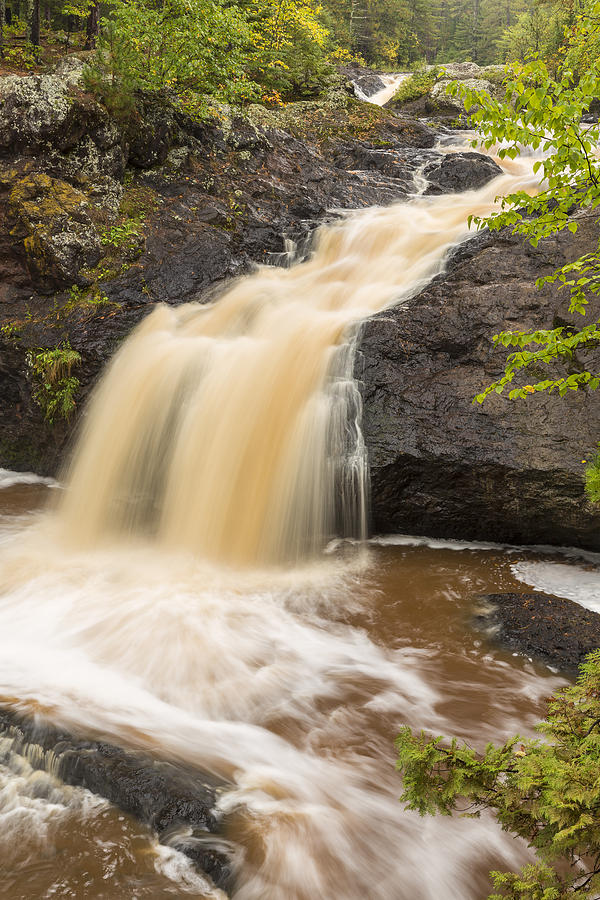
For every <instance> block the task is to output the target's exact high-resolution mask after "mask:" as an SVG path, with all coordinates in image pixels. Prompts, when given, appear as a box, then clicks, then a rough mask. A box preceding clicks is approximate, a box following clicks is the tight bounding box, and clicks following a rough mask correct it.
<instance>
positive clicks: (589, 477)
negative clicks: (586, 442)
mask: <svg viewBox="0 0 600 900" xmlns="http://www.w3.org/2000/svg"><path fill="white" fill-rule="evenodd" d="M582 462H585V460H582ZM584 477H585V490H586V493H587V495H588V497H589V498H590V500H591V501H592V503H600V449H598V451H597V452H596V455H595V457H594V459H593V460H592V462H591V463H590V464H589V465H588V467H587V469H586V470H585V476H584Z"/></svg>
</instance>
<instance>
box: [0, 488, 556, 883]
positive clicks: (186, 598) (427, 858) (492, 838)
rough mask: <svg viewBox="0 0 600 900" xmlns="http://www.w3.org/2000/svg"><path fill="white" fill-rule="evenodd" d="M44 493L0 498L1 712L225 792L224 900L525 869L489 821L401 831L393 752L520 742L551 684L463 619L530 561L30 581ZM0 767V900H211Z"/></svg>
mask: <svg viewBox="0 0 600 900" xmlns="http://www.w3.org/2000/svg"><path fill="white" fill-rule="evenodd" d="M48 490H49V489H48V488H45V487H41V486H35V485H30V486H14V487H12V488H9V489H5V490H0V539H4V540H6V541H8V542H9V543H8V544H5V546H4V552H5V554H6V550H7V549H9V550H10V552H9V554H8V555H9V557H10V559H11V560H13V562H14V560H15V559H16V558H18V556H19V547H22V546H23V544H26V545H27V544H28V545H29V551H28V554H27V558H28V561H27V563H26V564H27V565H28V567H29V572H28V578H27V580H26V581H25V582H24V583H23V580H22V579H20V578H19V579H17V580H18V581H20V582H21V584H20V586H13V589H12V593H10V594H5V596H4V597H2V598H1V603H0V626H1V630H0V635H1V637H0V642H1V643H2V645H3V646H2V651H3V652H2V656H1V660H2V661H1V662H0V683H2V685H3V694H4V698H3V699H5V700H7V701H8V702H9V704H10V705H13V706H14V705H16V706H17V707H18V708H29V709H30V708H32V706H33V707H38V706H41V707H42V708H43V709H45V710H51V717H52V719H53V720H54V721H57V722H64V723H66V724H68V725H70V726H71V727H72V728H74V729H75V730H79V731H80V732H81V733H82V734H90V733H92V734H102V735H105V736H107V737H109V738H111V739H116V740H118V741H119V742H120V743H121V744H125V745H130V746H140V745H142V746H144V747H146V748H149V749H150V750H151V751H152V752H153V753H155V754H156V755H157V756H160V757H168V758H170V759H173V760H177V759H185V760H186V761H188V762H193V763H196V764H198V765H200V766H206V765H209V766H210V767H212V768H213V769H215V770H216V771H218V772H220V773H221V774H224V775H225V776H226V777H228V778H231V779H232V790H231V792H229V793H227V794H226V795H225V797H224V798H223V800H222V806H223V809H224V810H226V811H227V823H228V824H227V831H228V836H229V837H230V838H231V839H232V840H233V841H234V842H235V843H236V845H237V846H238V850H239V869H238V882H237V883H238V890H237V892H236V893H235V897H236V898H259V897H260V898H277V900H288V898H289V900H295V898H298V900H309V898H313V897H315V896H320V897H327V898H331V900H334V898H335V900H350V898H352V900H354V898H359V897H361V898H362V897H369V898H378V900H383V898H385V900H392V898H393V900H420V898H422V900H425V898H427V900H429V898H431V900H433V898H436V900H437V898H439V897H440V896H443V897H444V898H448V900H468V898H472V900H480V898H483V897H485V896H486V891H487V889H488V881H487V871H488V869H489V868H491V867H498V866H500V867H501V866H505V867H510V866H514V865H517V864H519V863H522V862H523V861H524V859H525V850H524V848H523V847H522V845H521V844H520V843H518V842H515V841H514V840H513V839H511V838H510V837H509V836H507V835H504V834H503V833H502V832H501V831H500V829H499V828H497V826H495V825H494V824H493V823H492V822H490V821H487V820H483V821H481V822H472V821H465V820H447V819H427V820H422V819H420V818H419V817H418V816H415V815H414V814H409V813H406V812H404V811H403V810H402V808H401V806H400V804H399V803H398V802H397V797H398V795H399V793H400V784H399V781H398V777H397V775H396V773H395V772H394V768H393V763H394V753H393V737H394V734H395V733H396V731H397V729H398V727H399V725H400V724H402V723H405V722H407V723H408V724H410V725H412V726H415V727H424V728H426V729H429V730H432V731H434V732H436V733H448V734H450V733H452V734H458V735H461V736H463V737H465V738H466V739H468V740H469V741H470V742H471V743H474V744H477V745H483V744H484V743H485V742H486V741H487V740H489V739H492V738H501V737H502V736H504V735H507V734H508V733H512V732H513V731H520V732H521V733H523V732H529V731H530V730H531V728H532V726H533V723H534V722H535V721H536V720H537V719H538V718H539V717H540V716H541V714H542V709H543V704H542V698H543V696H545V695H546V694H548V693H549V692H550V691H551V690H553V689H554V688H555V687H556V686H557V684H558V683H559V680H558V679H557V678H556V676H553V675H552V673H550V672H549V671H548V670H547V669H545V668H543V667H542V668H539V667H535V666H533V665H532V664H531V663H530V662H528V661H527V660H525V659H523V658H519V657H514V656H512V655H510V654H506V653H504V652H501V651H499V650H497V649H494V648H493V647H492V646H490V645H488V643H487V642H486V640H485V639H484V638H483V637H482V636H481V635H479V634H477V633H475V632H473V631H472V630H471V629H470V628H469V626H468V618H469V615H470V611H471V608H472V605H473V603H474V602H476V598H477V596H478V595H480V594H482V593H486V592H490V591H497V590H511V589H513V588H516V589H522V588H523V585H522V584H521V583H520V582H518V581H516V579H515V578H514V576H513V574H512V572H511V566H513V565H514V564H515V563H518V562H522V561H527V560H533V559H543V558H544V555H543V554H542V555H540V554H535V553H533V552H531V551H523V550H502V549H501V548H490V549H486V550H477V549H465V548H463V549H459V548H461V547H462V546H463V545H460V544H456V545H450V546H451V547H452V546H454V547H456V549H450V548H449V547H445V546H441V547H437V548H435V549H434V548H432V547H429V546H410V545H406V546H402V545H393V544H392V545H390V546H379V545H377V544H372V545H370V547H369V550H368V559H366V560H363V563H362V565H361V566H355V565H350V564H349V562H348V560H347V559H346V560H345V559H344V558H343V556H338V557H336V556H335V554H334V555H333V556H332V557H330V558H329V560H328V562H327V564H326V565H325V566H322V567H319V566H314V567H313V568H312V569H311V570H310V571H307V572H305V577H304V583H300V579H299V578H298V576H297V574H296V576H295V577H294V579H293V581H292V580H290V581H288V580H287V579H286V578H285V577H284V576H280V578H279V582H278V583H277V584H273V577H272V576H270V577H269V579H268V583H267V584H265V581H266V580H267V579H266V577H265V576H263V577H262V578H261V577H258V576H257V575H256V573H254V574H253V575H252V576H251V577H250V576H246V580H245V584H243V585H242V584H240V581H241V579H240V576H239V574H237V573H236V576H235V585H232V584H231V582H230V580H229V579H228V578H227V577H226V576H225V575H224V574H223V573H222V572H221V573H219V574H218V575H217V574H216V573H215V572H214V571H213V572H212V573H211V572H209V570H207V569H206V568H205V567H195V566H194V565H191V566H190V562H189V560H187V559H186V560H183V559H182V558H177V557H173V558H171V559H170V560H169V561H168V562H167V563H166V564H165V561H164V560H161V562H160V565H158V566H157V565H156V559H153V558H152V557H151V555H149V554H147V553H145V552H144V551H140V552H139V556H138V558H137V562H136V565H135V566H134V572H133V574H132V573H131V571H130V570H129V565H130V564H131V553H128V566H127V567H124V568H123V569H121V570H119V568H118V566H115V560H114V558H113V559H112V561H111V564H112V571H107V569H106V557H104V559H96V558H94V557H93V556H90V555H84V554H78V555H72V556H71V557H70V559H69V566H68V567H67V571H66V572H65V560H64V558H63V559H62V560H61V562H60V566H58V565H57V566H54V567H53V566H52V565H50V568H48V565H46V566H45V571H41V570H35V568H33V569H32V565H31V560H32V548H34V547H35V546H36V544H37V542H38V541H39V540H40V534H39V525H38V526H36V525H35V519H32V517H31V511H32V510H33V509H34V508H35V507H36V506H37V505H38V504H39V503H40V502H41V501H42V500H43V499H44V494H45V493H47V492H48ZM32 525H33V531H31V530H30V531H29V533H27V528H28V526H29V528H30V529H31V526H32ZM36 527H37V533H36ZM45 539H47V535H46V537H45ZM11 540H13V541H14V542H15V543H14V544H12V549H10V548H11V544H10V541H11ZM433 543H434V546H435V544H437V543H439V542H433ZM442 544H443V542H442ZM38 552H39V550H38ZM112 553H113V554H114V551H112ZM547 559H548V565H550V566H552V565H559V564H560V563H562V564H564V563H565V560H563V559H561V558H558V559H556V558H555V557H552V556H550V557H548V558H547ZM24 562H25V560H24ZM46 563H48V557H46ZM567 563H568V561H567ZM17 568H18V567H17ZM4 571H5V572H6V567H5V569H4ZM14 574H15V570H14V569H13V575H14ZM40 597H43V598H44V601H43V602H41V601H40ZM115 598H117V599H115ZM224 647H227V648H228V652H227V653H226V654H225V653H223V648H224ZM15 698H18V700H16V701H15ZM0 760H2V762H1V764H0V849H1V850H2V854H1V856H2V860H3V861H2V863H1V864H0V865H1V867H2V873H1V874H2V881H1V883H2V885H3V887H2V888H0V896H6V897H7V898H8V897H10V898H23V900H26V898H27V900H30V898H38V897H39V898H42V897H53V896H58V897H94V898H95V897H106V898H111V900H112V898H115V900H116V898H122V897H125V896H126V897H140V898H142V897H161V896H165V897H166V896H172V895H173V896H180V897H184V896H195V897H202V898H204V897H209V896H212V894H210V892H209V891H208V889H207V888H205V887H203V883H202V880H201V879H200V878H199V877H198V876H197V875H195V874H194V872H193V869H192V868H191V866H190V865H189V864H188V863H187V862H186V860H185V859H184V858H183V857H181V856H180V855H179V854H178V853H176V852H175V851H172V850H169V849H168V848H159V847H158V846H157V844H156V843H155V841H154V840H153V838H152V836H151V835H150V834H149V833H148V832H147V830H146V829H144V828H143V827H140V826H139V825H136V824H135V823H133V822H132V821H131V820H130V819H129V818H128V817H126V816H124V815H123V814H122V813H120V812H118V811H115V810H114V809H112V808H111V807H110V806H109V805H108V804H106V803H104V802H103V801H100V800H98V799H97V798H94V797H93V796H92V795H90V794H88V793H87V792H85V791H82V790H79V789H73V788H67V787H64V786H61V785H60V783H57V782H55V781H54V780H53V779H52V777H51V776H48V775H46V774H44V773H39V772H38V773H32V772H31V771H30V769H29V768H28V763H27V761H23V760H22V759H16V760H15V758H11V756H10V754H6V753H5V752H2V750H1V749H0ZM2 891H4V893H2Z"/></svg>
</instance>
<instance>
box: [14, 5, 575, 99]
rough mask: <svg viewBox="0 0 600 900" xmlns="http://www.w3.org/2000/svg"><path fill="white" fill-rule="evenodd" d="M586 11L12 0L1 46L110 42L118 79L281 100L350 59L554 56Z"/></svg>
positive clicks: (24, 52) (312, 90)
mask: <svg viewBox="0 0 600 900" xmlns="http://www.w3.org/2000/svg"><path fill="white" fill-rule="evenodd" d="M581 11H582V10H581V8H580V5H579V4H578V2H577V0H569V2H567V3H559V2H557V0H535V2H534V0H500V2H497V0H235V2H231V0H111V2H109V3H101V2H99V0H0V54H1V55H2V57H3V60H4V65H5V66H8V67H10V66H11V65H14V66H17V67H20V68H23V67H24V68H26V69H27V68H31V69H33V68H35V66H36V65H38V64H39V63H40V62H41V61H43V56H44V53H46V55H48V53H49V54H50V58H52V48H53V47H54V48H55V51H54V52H55V55H58V53H59V52H62V53H64V52H65V50H69V49H71V48H72V47H77V48H80V49H81V48H83V49H87V50H91V49H93V48H95V47H96V46H98V49H99V51H100V53H99V55H100V57H101V59H102V60H103V61H104V66H105V68H106V69H108V74H109V75H110V78H111V79H112V81H113V83H114V82H116V81H117V80H119V81H121V82H124V83H126V82H128V83H129V84H130V85H131V86H132V87H134V88H135V87H138V88H142V89H150V90H154V89H157V88H160V89H162V88H167V89H169V88H170V89H173V90H175V91H176V92H178V93H185V92H188V91H193V92H199V93H202V94H205V95H208V96H215V97H217V98H218V99H223V100H228V101H240V102H243V101H245V100H254V101H256V100H258V101H259V102H260V101H261V100H263V99H265V98H266V99H267V100H268V101H274V102H279V101H281V100H282V99H283V100H290V99H301V98H303V97H313V96H318V95H319V93H321V92H322V91H323V90H324V88H326V87H327V85H328V81H329V80H330V79H331V77H332V75H333V72H334V68H333V66H334V65H335V64H339V63H344V62H347V63H352V62H358V63H364V64H366V65H369V66H373V67H376V68H380V69H389V70H391V71H394V70H395V71H397V70H399V69H409V68H415V67H418V66H419V65H423V64H443V63H446V62H451V61H457V62H458V61H467V60H468V61H473V62H475V63H478V64H480V65H487V64H491V63H504V62H507V61H512V60H524V59H525V58H526V57H527V55H528V53H530V52H531V51H532V50H533V51H536V52H539V53H542V54H543V55H544V56H545V57H546V58H547V59H552V58H553V57H554V56H556V54H557V53H558V52H559V50H560V47H561V44H562V42H563V40H564V34H565V31H566V30H568V29H569V28H571V27H573V25H574V23H575V22H576V20H577V16H578V15H579V14H581ZM109 58H110V59H109Z"/></svg>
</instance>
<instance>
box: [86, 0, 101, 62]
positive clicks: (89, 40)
mask: <svg viewBox="0 0 600 900" xmlns="http://www.w3.org/2000/svg"><path fill="white" fill-rule="evenodd" d="M99 7H100V0H94V2H93V3H92V4H91V5H90V12H89V15H88V19H87V25H86V29H85V47H84V50H94V48H95V47H96V39H97V37H98V27H99V26H98V23H99V19H100V16H99V14H98V13H99Z"/></svg>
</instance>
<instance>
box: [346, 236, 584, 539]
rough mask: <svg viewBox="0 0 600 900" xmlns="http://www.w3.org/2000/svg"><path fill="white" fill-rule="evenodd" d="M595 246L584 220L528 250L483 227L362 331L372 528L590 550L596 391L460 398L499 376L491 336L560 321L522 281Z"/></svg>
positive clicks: (552, 302)
mask: <svg viewBox="0 0 600 900" xmlns="http://www.w3.org/2000/svg"><path fill="white" fill-rule="evenodd" d="M596 242H597V223H596V222H595V221H594V220H587V219H585V218H582V219H581V220H580V222H579V231H578V232H577V234H576V235H570V234H569V233H568V232H561V233H560V234H559V235H557V236H555V237H552V238H548V239H546V240H544V241H541V242H540V243H539V245H538V247H537V248H536V249H534V248H532V247H531V246H530V245H529V244H527V243H524V242H523V240H522V239H520V238H518V237H514V236H512V235H510V234H509V233H506V232H501V233H499V234H489V233H487V232H485V233H483V234H481V235H479V236H477V237H475V238H474V239H472V240H471V241H469V242H468V243H467V244H466V245H462V246H461V247H459V249H458V251H457V253H456V254H455V255H454V257H453V258H452V259H451V260H450V261H449V264H448V271H447V273H446V274H445V275H442V276H440V277H438V278H437V279H436V280H435V281H434V282H433V283H432V284H431V285H430V286H429V287H427V288H426V289H425V290H424V291H422V292H421V293H420V294H419V295H418V296H416V297H415V298H413V299H412V300H411V301H410V302H408V303H407V304H405V305H403V306H401V307H397V308H392V309H389V310H387V311H385V312H383V313H380V314H379V315H377V316H374V317H373V318H371V319H369V320H368V321H367V322H366V323H365V324H364V325H363V327H362V330H361V334H360V338H359V342H358V355H357V363H356V375H357V377H358V378H359V379H360V380H361V382H362V393H363V403H364V417H363V430H364V437H365V441H366V445H367V448H368V453H369V460H370V468H371V482H372V528H373V530H374V531H375V532H379V533H386V532H388V533H390V532H395V533H412V534H428V535H432V536H439V537H453V538H466V539H479V540H490V541H500V542H509V543H518V544H536V543H548V544H565V545H572V546H580V547H589V548H591V549H595V550H598V549H600V507H598V506H594V505H592V504H591V503H590V502H589V501H588V500H587V498H586V494H585V491H584V481H583V471H584V468H585V466H584V465H583V464H582V460H589V459H590V458H592V456H593V454H594V453H595V450H596V446H597V441H598V435H599V434H600V408H599V404H598V401H597V396H596V395H595V394H594V393H588V392H586V391H580V392H577V393H574V392H569V396H567V397H565V398H558V396H557V395H555V394H551V395H549V394H542V393H536V394H534V395H532V396H531V397H530V398H529V399H528V400H527V401H511V400H509V398H508V396H507V395H506V394H502V395H496V394H493V395H491V396H490V397H489V398H488V399H487V400H486V402H485V403H484V404H483V405H481V406H480V405H479V404H477V403H476V404H474V403H473V398H474V396H475V395H476V394H477V393H479V392H480V391H481V390H482V389H483V388H484V387H485V386H486V385H488V384H489V383H490V382H492V381H493V380H494V379H495V378H496V377H497V376H498V375H499V374H500V373H501V371H502V367H503V360H504V359H505V352H504V351H503V350H502V349H498V348H496V347H494V346H493V344H492V335H494V334H496V333H497V332H498V331H500V330H503V329H507V330H519V329H526V330H529V329H535V328H549V327H552V326H553V325H554V324H555V323H557V322H566V321H569V316H568V314H567V313H566V311H565V306H564V303H565V301H564V300H563V297H562V295H561V294H559V292H558V290H556V289H554V288H553V287H550V286H546V287H545V288H543V289H542V290H538V289H536V287H535V280H536V278H538V277H539V276H541V275H545V274H549V273H550V272H552V271H553V270H554V269H555V267H557V266H559V265H561V264H563V263H564V262H566V261H567V260H568V259H572V258H576V257H578V256H580V255H581V254H583V253H585V252H590V251H591V250H592V249H593V248H594V247H595V245H596ZM580 321H581V320H580ZM578 324H580V322H579V323H578ZM556 374H564V369H560V370H559V371H557V373H556ZM538 376H539V377H544V376H543V375H541V374H540V373H536V375H533V376H532V377H533V378H536V377H538Z"/></svg>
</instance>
